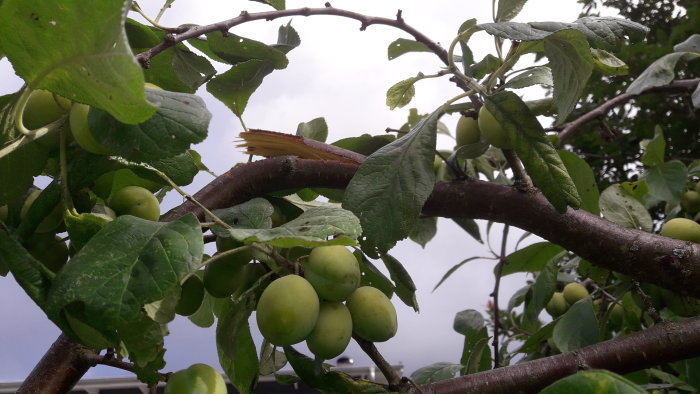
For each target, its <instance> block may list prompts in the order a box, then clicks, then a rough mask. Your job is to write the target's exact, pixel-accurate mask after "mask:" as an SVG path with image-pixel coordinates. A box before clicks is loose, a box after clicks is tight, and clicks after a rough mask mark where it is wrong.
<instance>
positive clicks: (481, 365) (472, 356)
mask: <svg viewBox="0 0 700 394" xmlns="http://www.w3.org/2000/svg"><path fill="white" fill-rule="evenodd" d="M481 333H483V334H482V335H481V337H480V338H478V339H477V340H476V341H472V342H473V345H472V346H471V348H470V350H469V352H468V354H469V356H468V357H466V360H465V355H466V354H465V353H463V354H462V360H461V361H462V364H463V365H464V368H463V369H462V371H463V374H464V375H468V374H472V373H477V372H481V371H486V370H488V369H491V350H490V348H489V337H488V334H487V332H486V328H483V329H482V330H481ZM465 344H466V341H465ZM465 350H466V345H465ZM465 361H466V362H465Z"/></svg>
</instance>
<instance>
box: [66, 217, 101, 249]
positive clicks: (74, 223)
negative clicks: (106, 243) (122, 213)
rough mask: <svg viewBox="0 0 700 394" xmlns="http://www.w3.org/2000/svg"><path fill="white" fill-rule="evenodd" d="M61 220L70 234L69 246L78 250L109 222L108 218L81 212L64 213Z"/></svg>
mask: <svg viewBox="0 0 700 394" xmlns="http://www.w3.org/2000/svg"><path fill="white" fill-rule="evenodd" d="M63 220H64V221H65V223H66V230H67V231H68V235H69V236H70V246H71V248H72V249H74V250H75V251H80V249H82V248H83V246H84V245H85V244H86V243H87V242H88V241H90V238H92V237H93V236H94V235H95V234H97V233H98V232H99V231H100V230H102V228H103V227H104V226H106V225H107V223H109V220H107V219H105V218H104V217H100V216H96V215H93V214H91V213H81V214H78V215H74V214H72V213H68V214H66V215H64V217H63Z"/></svg>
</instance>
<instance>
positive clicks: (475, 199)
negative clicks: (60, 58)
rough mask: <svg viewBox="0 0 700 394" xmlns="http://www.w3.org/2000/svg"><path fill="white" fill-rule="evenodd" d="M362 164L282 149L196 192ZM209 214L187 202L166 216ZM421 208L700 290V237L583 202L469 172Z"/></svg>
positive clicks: (336, 173)
mask: <svg viewBox="0 0 700 394" xmlns="http://www.w3.org/2000/svg"><path fill="white" fill-rule="evenodd" d="M357 167H358V165H357V164H352V163H338V162H333V161H323V160H308V159H299V158H296V157H289V156H282V157H276V158H271V159H265V160H260V161H256V162H252V163H249V164H246V165H243V166H238V167H234V168H232V169H231V170H229V171H227V172H226V173H224V174H223V175H221V176H219V177H218V178H216V179H215V180H214V181H212V182H211V183H210V184H209V185H207V186H205V187H204V188H203V189H202V190H200V191H199V192H198V193H196V194H195V195H194V198H195V199H197V200H198V201H199V202H201V203H202V204H204V205H205V206H206V207H208V208H210V209H217V208H225V207H229V206H232V205H236V204H240V203H242V202H245V201H248V200H250V199H251V198H254V197H258V196H263V195H265V194H267V193H270V192H274V191H279V190H285V189H294V188H304V187H327V188H336V189H343V188H345V186H346V185H347V184H348V182H349V181H350V179H351V178H352V176H353V175H354V174H355V171H356V170H357ZM190 212H191V213H194V214H195V215H197V216H198V217H199V218H200V219H201V218H202V217H203V214H202V212H201V210H200V209H198V208H197V207H196V206H195V205H194V204H192V203H190V202H185V203H183V204H182V205H180V206H178V207H176V208H175V209H173V210H171V211H170V212H168V213H167V214H166V215H165V216H164V218H163V220H174V219H176V218H178V217H180V216H182V215H185V214H187V213H190ZM423 215H425V216H440V217H445V218H470V219H486V220H493V221H497V222H501V223H505V224H509V225H513V226H515V227H518V228H521V229H523V230H526V231H530V232H532V233H534V234H537V235H539V236H541V237H542V238H545V239H547V240H549V241H551V242H553V243H556V244H558V245H561V246H562V247H564V248H566V249H568V250H571V251H572V252H574V253H576V254H577V255H579V256H581V257H582V258H584V259H586V260H588V261H590V262H591V263H593V264H595V265H598V266H601V267H604V268H608V269H611V270H614V271H618V272H621V273H624V274H626V275H629V276H631V277H633V278H636V279H639V280H642V281H645V282H650V283H654V284H656V285H659V286H661V287H664V288H667V289H671V290H673V291H676V292H679V293H682V294H687V295H690V296H694V297H700V287H699V286H696V284H697V283H699V282H700V244H695V243H692V242H685V241H679V240H675V239H671V238H667V237H662V236H660V235H656V234H650V233H646V232H643V231H640V230H635V229H630V228H626V227H622V226H620V225H617V224H615V223H612V222H610V221H607V220H605V219H602V218H600V217H599V216H595V215H592V214H590V213H588V212H585V211H582V210H574V209H571V208H569V209H567V210H566V212H564V213H563V214H560V213H558V212H557V211H556V210H555V209H554V207H552V206H551V204H549V202H548V201H547V200H546V199H545V198H544V196H542V194H541V193H533V192H521V191H518V190H517V189H516V188H514V187H509V186H503V185H497V184H494V183H489V182H482V181H474V180H465V181H454V182H437V183H436V184H435V188H434V189H433V193H432V194H431V196H430V197H429V198H428V201H427V202H426V204H425V205H424V207H423Z"/></svg>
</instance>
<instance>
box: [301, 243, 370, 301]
mask: <svg viewBox="0 0 700 394" xmlns="http://www.w3.org/2000/svg"><path fill="white" fill-rule="evenodd" d="M304 276H305V277H306V279H307V280H308V281H309V283H311V285H312V286H313V287H314V289H315V290H316V293H318V296H319V297H320V298H321V299H322V300H327V301H343V300H345V299H346V298H348V297H349V296H350V294H352V292H353V291H355V289H357V286H359V284H360V277H361V272H360V264H359V263H358V262H357V259H356V258H355V256H354V255H353V254H352V253H351V252H350V251H349V250H348V249H347V248H346V247H344V246H340V245H331V246H319V247H316V248H314V249H313V250H312V251H311V254H310V255H309V258H308V260H307V261H306V263H305V264H304Z"/></svg>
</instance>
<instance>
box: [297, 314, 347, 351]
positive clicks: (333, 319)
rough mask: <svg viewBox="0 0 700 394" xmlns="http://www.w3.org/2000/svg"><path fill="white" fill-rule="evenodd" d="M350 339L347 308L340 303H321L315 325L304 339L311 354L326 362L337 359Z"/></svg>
mask: <svg viewBox="0 0 700 394" xmlns="http://www.w3.org/2000/svg"><path fill="white" fill-rule="evenodd" d="M351 337H352V317H351V316H350V311H349V310H348V308H347V307H346V306H345V305H344V304H342V303H340V302H321V305H320V308H319V310H318V320H316V325H315V326H314V329H313V331H311V334H309V336H308V337H307V338H306V345H307V346H308V347H309V350H311V353H313V354H315V355H316V356H317V357H320V358H322V359H326V360H327V359H331V358H334V357H337V356H339V355H340V354H341V353H342V352H343V351H344V350H345V348H346V347H347V346H348V343H350V338H351Z"/></svg>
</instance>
